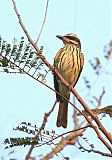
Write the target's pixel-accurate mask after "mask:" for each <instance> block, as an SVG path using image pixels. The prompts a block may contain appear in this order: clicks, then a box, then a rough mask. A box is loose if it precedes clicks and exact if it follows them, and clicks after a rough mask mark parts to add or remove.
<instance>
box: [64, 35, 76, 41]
mask: <svg viewBox="0 0 112 160" xmlns="http://www.w3.org/2000/svg"><path fill="white" fill-rule="evenodd" d="M65 37H66V38H68V39H70V40H73V41H76V42H79V39H78V38H76V37H73V36H65Z"/></svg>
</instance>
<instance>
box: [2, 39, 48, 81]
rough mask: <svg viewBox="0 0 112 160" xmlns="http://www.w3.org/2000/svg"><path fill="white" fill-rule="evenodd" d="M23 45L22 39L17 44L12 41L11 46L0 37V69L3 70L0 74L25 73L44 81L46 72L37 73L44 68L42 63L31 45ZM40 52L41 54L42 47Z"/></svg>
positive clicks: (15, 41)
mask: <svg viewBox="0 0 112 160" xmlns="http://www.w3.org/2000/svg"><path fill="white" fill-rule="evenodd" d="M24 43H25V42H24V37H22V38H21V40H20V42H19V43H18V42H17V40H16V39H14V40H13V45H10V44H8V43H7V42H6V41H4V40H3V39H2V38H1V37H0V67H1V69H3V70H2V71H1V72H6V73H22V74H23V73H26V72H27V73H29V74H30V75H31V76H35V77H36V78H37V79H38V78H41V79H42V81H44V80H45V75H46V73H47V72H48V71H46V70H44V74H43V73H40V72H39V70H41V71H42V69H43V68H44V67H45V66H44V63H43V62H42V60H40V58H39V56H38V55H37V54H36V52H35V51H34V49H33V48H32V47H31V44H30V43H28V44H24ZM40 50H41V52H43V46H41V48H40ZM12 70H14V71H12Z"/></svg>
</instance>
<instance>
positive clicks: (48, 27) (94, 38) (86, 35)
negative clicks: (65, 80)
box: [0, 0, 112, 160]
mask: <svg viewBox="0 0 112 160" xmlns="http://www.w3.org/2000/svg"><path fill="white" fill-rule="evenodd" d="M0 2H1V3H0V4H1V5H0V11H1V14H0V35H1V36H2V37H3V39H5V40H6V41H7V42H10V43H11V42H12V40H13V38H14V37H15V38H17V39H18V40H20V38H21V37H22V36H25V35H24V33H23V31H22V29H21V27H20V25H19V23H18V20H17V17H16V15H15V12H14V10H13V6H12V2H11V1H10V0H4V1H2V0H0ZM16 3H17V7H18V10H19V11H20V14H21V16H22V18H23V20H24V24H25V26H26V27H27V29H28V31H29V33H30V34H31V36H32V38H33V39H34V40H36V38H37V35H38V33H39V30H40V26H41V23H42V20H43V16H44V12H45V6H46V0H43V1H41V0H32V1H31V0H30V1H27V3H26V1H22V0H16ZM111 28H112V1H111V0H91V1H90V0H66V1H65V0H49V8H48V14H47V19H46V23H45V26H44V29H43V33H42V35H41V38H40V41H39V44H38V45H39V46H41V45H44V55H45V56H46V58H47V60H49V62H50V63H51V64H53V58H54V57H55V54H56V52H57V51H58V50H59V48H60V47H63V44H62V42H61V41H59V40H58V39H57V38H56V35H64V34H67V33H75V34H77V35H78V37H79V38H80V39H81V44H82V51H83V53H84V56H85V66H84V71H83V73H82V75H81V77H83V76H87V77H92V73H91V71H90V70H89V69H90V66H89V63H88V60H89V59H93V58H94V57H96V56H100V57H103V54H104V53H103V46H104V45H106V44H108V42H109V41H110V40H111V39H112V30H111ZM107 78H108V80H107ZM80 79H81V78H80ZM100 81H101V83H100V84H99V85H95V86H94V88H93V92H94V93H95V91H97V92H98V93H99V92H100V93H101V88H102V84H103V83H104V82H105V81H107V82H108V85H107V86H106V90H107V95H106V96H105V98H104V100H103V105H104V106H105V105H109V104H110V103H111V98H112V97H111V96H110V91H111V88H110V77H108V76H107V77H105V76H104V77H103V78H102V77H100V78H99V82H100ZM47 82H48V84H49V85H50V86H52V87H53V80H52V74H51V73H49V75H48V77H47ZM0 84H1V92H0V97H1V104H0V106H1V120H0V128H1V132H0V157H2V156H4V155H7V153H8V151H6V150H4V146H3V144H2V143H3V139H4V138H7V137H11V136H12V137H13V136H14V137H16V136H20V133H19V132H14V131H12V128H13V127H16V126H18V125H19V124H20V123H21V122H22V121H26V122H31V123H32V124H37V125H38V126H40V125H41V123H42V120H43V116H44V113H45V112H48V111H49V110H50V109H51V107H52V105H53V103H54V101H55V94H54V93H53V92H52V91H49V90H48V89H47V88H45V87H44V86H42V85H41V84H39V83H37V82H35V81H34V80H32V79H31V78H30V77H28V76H25V75H7V74H3V73H1V79H0ZM81 84H82V80H79V83H78V84H77V86H76V88H77V89H78V90H79V91H80V90H81V89H82V86H81ZM80 94H82V96H83V93H82V92H80ZM96 95H97V93H96ZM98 95H99V94H98ZM57 108H58V107H57ZM57 108H55V111H54V112H53V114H52V115H51V117H50V118H49V121H48V123H47V125H46V129H48V130H52V129H53V130H56V132H57V133H59V134H60V133H62V132H65V130H63V129H60V130H59V129H58V128H56V126H55V123H56V122H55V121H56V116H57ZM69 108H70V109H69V110H70V111H69V112H70V113H71V111H72V109H73V108H72V107H69ZM105 119H106V118H105ZM71 122H72V119H71V116H70V114H69V127H68V130H70V129H72V126H71V125H70V124H71ZM109 125H110V124H107V126H108V127H110V126H109ZM21 136H22V134H21ZM93 138H94V137H93ZM94 141H97V139H96V140H94ZM96 143H97V142H96ZM28 149H29V147H26V149H25V148H20V147H18V148H14V150H15V151H16V152H15V154H13V155H12V157H13V158H14V157H15V158H18V159H19V160H23V159H24V156H25V154H26V153H27V151H28ZM50 150H51V148H50V147H44V151H45V153H47V152H48V151H50ZM68 150H70V152H68ZM42 151H43V149H42V148H39V149H35V150H34V152H33V155H37V156H38V155H39V154H41V153H42ZM62 153H63V155H64V156H69V157H70V160H74V157H75V159H78V160H83V159H85V158H87V159H88V160H92V159H94V160H97V159H99V158H100V159H102V160H105V159H106V158H105V157H101V156H99V155H98V154H89V153H82V152H81V151H80V150H78V149H77V148H76V147H73V146H72V147H71V146H69V147H66V148H65V150H64V151H63V152H62ZM6 159H7V160H8V158H6ZM37 159H38V158H37ZM54 159H56V160H58V159H59V160H60V159H63V157H62V156H61V154H59V157H57V156H55V157H54ZM108 159H110V158H108Z"/></svg>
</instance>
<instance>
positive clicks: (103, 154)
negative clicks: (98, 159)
mask: <svg viewBox="0 0 112 160" xmlns="http://www.w3.org/2000/svg"><path fill="white" fill-rule="evenodd" d="M78 144H79V146H80V150H82V151H83V152H84V151H86V152H88V153H91V152H94V153H98V154H100V155H102V156H105V157H112V154H109V153H105V152H102V151H99V150H95V149H87V148H85V147H84V146H82V145H81V144H80V143H79V142H78Z"/></svg>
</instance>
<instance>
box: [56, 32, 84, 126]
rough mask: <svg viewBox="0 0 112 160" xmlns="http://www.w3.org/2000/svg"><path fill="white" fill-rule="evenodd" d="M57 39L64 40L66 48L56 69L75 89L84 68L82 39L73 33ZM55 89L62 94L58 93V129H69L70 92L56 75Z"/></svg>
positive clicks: (57, 58) (57, 57)
mask: <svg viewBox="0 0 112 160" xmlns="http://www.w3.org/2000/svg"><path fill="white" fill-rule="evenodd" d="M56 37H57V38H59V39H60V40H62V42H63V43H64V47H63V48H61V49H59V51H58V52H57V54H56V56H55V58H54V68H55V69H56V70H58V72H59V73H60V74H61V76H62V77H63V78H64V80H65V81H66V82H67V83H68V84H69V85H70V86H72V87H75V85H76V83H77V81H78V79H79V77H80V74H81V71H82V69H83V66H84V55H83V53H82V52H81V42H80V39H79V38H78V37H77V35H76V34H73V33H70V34H66V35H65V36H60V35H57V36H56ZM54 88H55V90H56V91H57V92H59V93H60V95H59V94H58V93H56V100H57V102H59V109H58V116H57V122H56V125H57V127H63V128H67V121H68V118H67V117H68V101H67V100H66V99H68V100H69V99H70V90H69V89H68V88H67V87H66V86H64V85H63V84H62V82H61V80H60V79H59V78H58V76H57V75H56V74H55V73H54ZM61 95H62V96H61ZM64 97H65V98H66V99H65V98H64Z"/></svg>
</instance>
